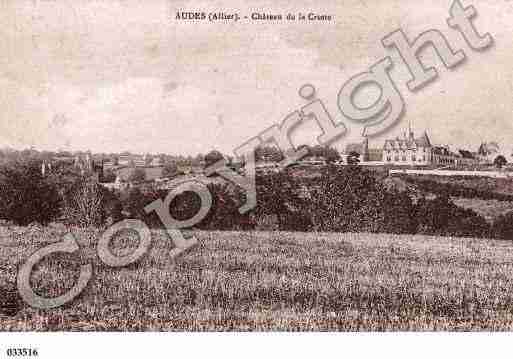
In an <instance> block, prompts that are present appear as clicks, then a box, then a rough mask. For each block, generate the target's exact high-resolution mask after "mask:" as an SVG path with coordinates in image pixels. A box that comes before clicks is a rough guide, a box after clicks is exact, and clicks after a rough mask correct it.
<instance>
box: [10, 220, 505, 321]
mask: <svg viewBox="0 0 513 359" xmlns="http://www.w3.org/2000/svg"><path fill="white" fill-rule="evenodd" d="M74 233H75V235H76V237H77V239H78V243H79V244H80V247H81V249H80V254H78V253H76V254H74V255H60V254H57V255H52V256H50V257H47V258H46V259H45V260H43V261H42V262H41V263H40V265H39V267H38V268H37V270H36V271H35V272H34V275H33V278H32V283H33V287H34V288H36V290H37V292H38V293H40V294H42V295H45V296H57V295H61V294H63V293H64V292H65V291H66V289H69V288H70V287H71V286H72V285H73V284H74V281H75V279H76V277H77V276H78V267H79V265H80V264H83V263H92V264H93V268H94V274H93V277H92V279H91V281H90V282H89V284H88V286H87V288H86V289H85V290H84V292H83V293H82V294H81V295H80V296H79V297H77V298H76V299H75V300H74V301H73V302H71V303H68V304H66V305H65V306H63V307H60V308H57V309H52V310H38V309H33V308H30V307H28V306H27V305H25V304H21V306H20V311H19V312H18V313H17V314H16V315H15V316H6V315H1V314H0V331H26V330H31V331H33V330H35V331H118V330H121V331H185V330H194V331H214V330H216V331H231V330H244V331H267V330H278V331H313V330H315V331H317V330H320V331H393V330H401V331H432V330H456V331H466V330H512V329H513V243H512V242H509V241H497V240H484V239H472V238H442V237H431V236H421V235H392V234H363V233H358V234H353V233H293V232H201V231H198V232H194V234H195V235H196V236H197V237H198V239H199V241H200V243H199V245H198V246H196V247H195V248H193V249H191V250H189V251H188V252H186V253H184V254H183V255H182V256H180V257H179V258H178V259H176V260H174V261H173V260H170V258H169V255H168V254H169V251H170V249H172V243H171V242H170V241H169V240H168V239H167V237H166V236H165V234H163V233H162V232H158V231H155V232H153V242H152V247H151V249H150V251H149V252H148V254H146V255H145V256H144V257H143V258H142V259H141V260H140V261H139V262H137V263H134V264H132V265H130V266H128V267H124V268H109V267H107V266H106V265H105V264H103V263H102V262H101V261H100V260H99V259H98V258H97V256H96V251H95V243H96V238H97V235H98V233H97V232H96V231H94V230H91V231H87V230H77V231H74ZM63 234H64V231H63V229H59V228H53V227H44V228H43V227H9V228H7V227H0V258H1V262H0V291H2V290H3V291H5V290H6V289H8V288H10V287H12V286H13V285H14V283H15V274H16V268H17V266H18V265H20V263H22V262H23V261H24V260H26V259H27V258H28V257H29V256H30V254H31V253H33V252H34V251H35V250H37V249H38V248H41V247H43V246H44V245H46V244H48V243H51V242H56V241H60V237H61V236H62V235H63ZM136 244H137V239H136V237H135V236H133V235H131V234H127V233H125V234H123V235H120V236H118V238H116V240H115V241H114V243H113V250H114V251H115V252H116V253H118V254H123V253H125V254H126V253H129V252H130V251H131V250H132V249H133V248H135V246H136Z"/></svg>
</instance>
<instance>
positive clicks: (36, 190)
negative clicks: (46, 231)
mask: <svg viewBox="0 0 513 359" xmlns="http://www.w3.org/2000/svg"><path fill="white" fill-rule="evenodd" d="M60 202H61V201H60V196H59V193H58V191H57V187H56V186H55V185H54V184H53V183H51V182H50V181H47V180H46V179H45V178H44V177H43V176H42V174H41V163H40V162H38V161H15V162H11V163H9V164H6V165H4V166H3V167H2V168H0V218H2V219H5V220H9V221H13V222H14V223H16V224H19V225H27V224H29V223H32V222H39V223H42V224H46V223H48V222H50V221H53V220H55V219H56V218H57V217H58V216H59V213H60Z"/></svg>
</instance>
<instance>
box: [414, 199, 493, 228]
mask: <svg viewBox="0 0 513 359" xmlns="http://www.w3.org/2000/svg"><path fill="white" fill-rule="evenodd" d="M415 216H416V218H417V223H418V227H417V232H418V233H423V234H433V235H441V236H474V237H484V236H487V235H488V234H489V231H490V226H489V225H488V223H487V222H486V220H485V219H484V218H483V217H481V216H480V215H478V214H477V213H476V212H474V211H472V210H471V209H464V208H460V207H458V206H456V205H455V204H454V203H453V202H452V201H451V199H450V198H449V196H448V195H447V194H442V195H440V196H437V197H436V198H434V199H432V200H426V199H425V198H422V199H420V200H419V201H418V203H417V206H416V212H415Z"/></svg>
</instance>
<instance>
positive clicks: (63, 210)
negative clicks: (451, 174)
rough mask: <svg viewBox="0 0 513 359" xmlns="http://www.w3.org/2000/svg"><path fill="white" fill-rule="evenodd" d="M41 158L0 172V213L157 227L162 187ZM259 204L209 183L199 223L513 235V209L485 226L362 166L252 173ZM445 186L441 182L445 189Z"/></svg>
mask: <svg viewBox="0 0 513 359" xmlns="http://www.w3.org/2000/svg"><path fill="white" fill-rule="evenodd" d="M40 172H41V171H40V163H36V162H25V163H12V164H11V165H6V166H4V167H2V168H1V170H0V200H1V201H0V217H1V218H2V219H6V220H11V221H13V222H15V223H18V224H21V225H26V224H29V223H31V222H34V221H37V222H41V223H47V222H49V221H52V220H55V219H57V218H63V219H64V220H66V222H67V223H70V224H74V225H80V226H91V225H94V226H99V225H103V224H105V222H108V223H113V222H117V221H119V220H121V219H123V218H125V217H127V218H136V219H140V220H142V221H144V222H145V223H146V224H148V226H150V227H162V226H163V224H162V223H161V222H160V219H159V218H158V216H157V214H156V213H155V212H151V213H150V214H148V213H146V211H145V210H144V207H145V206H147V205H148V204H150V203H151V202H153V201H155V200H158V199H162V200H164V198H165V197H166V195H167V191H164V190H156V189H154V188H152V187H151V186H149V187H145V188H132V189H129V190H128V191H125V192H123V193H113V192H111V191H109V190H107V189H105V188H104V187H102V186H101V185H99V184H97V183H95V182H94V181H91V180H88V179H87V178H84V177H80V176H77V175H75V174H66V175H63V174H62V173H60V174H59V175H58V176H54V177H52V176H49V177H47V178H45V177H43V176H42V175H41V173H40ZM256 182H257V188H256V190H257V206H256V208H254V209H253V210H251V211H250V212H248V213H245V214H241V213H240V212H239V208H240V207H241V205H242V204H243V203H244V202H245V194H244V192H243V191H242V190H241V189H240V188H239V187H237V186H235V185H234V184H230V183H224V184H222V183H211V184H209V185H208V187H209V190H210V193H211V194H212V207H211V209H210V211H209V212H208V214H207V216H206V217H205V218H204V219H203V220H202V221H201V222H200V223H198V224H196V225H195V227H196V228H200V229H206V230H250V229H260V228H267V227H269V228H272V229H278V230H284V231H312V230H313V231H328V232H330V231H336V232H386V233H404V234H407V233H411V234H414V233H423V234H432V235H442V236H449V235H452V236H473V237H489V236H493V237H495V238H504V239H506V238H507V239H509V238H513V213H509V214H507V215H504V216H501V217H499V218H498V219H497V220H496V221H495V222H494V223H493V225H492V226H490V225H489V224H488V223H487V222H486V221H485V219H484V218H483V217H481V216H479V215H478V214H476V213H475V212H473V211H472V210H468V209H463V208H460V207H458V206H456V205H455V204H454V203H453V202H452V201H451V199H450V197H449V194H450V193H447V192H445V193H444V192H443V191H442V190H441V189H438V192H437V193H438V195H437V196H436V197H435V198H433V199H426V198H421V199H419V200H417V201H416V202H414V201H413V200H412V198H411V196H410V195H409V194H408V193H407V192H405V191H402V192H401V191H397V190H394V189H389V188H387V187H386V186H384V185H383V181H382V180H381V179H379V178H377V177H376V176H373V175H372V174H371V173H370V172H369V171H367V170H366V169H364V168H362V167H359V166H344V167H338V166H327V167H325V168H324V169H323V173H322V174H321V177H320V178H319V177H318V178H310V179H308V178H304V177H302V176H300V175H299V176H297V175H295V174H294V172H289V171H284V172H280V173H276V174H269V175H264V176H259V177H257V180H256ZM443 188H445V187H442V189H443ZM200 204H201V201H200V198H199V197H198V196H197V195H196V194H195V193H193V192H185V193H182V194H180V195H178V196H176V197H175V198H174V199H173V200H172V201H171V204H170V208H169V210H170V213H171V215H172V216H173V217H174V218H176V219H177V220H185V219H189V218H191V217H193V216H194V215H195V214H196V213H197V211H198V210H199V207H200Z"/></svg>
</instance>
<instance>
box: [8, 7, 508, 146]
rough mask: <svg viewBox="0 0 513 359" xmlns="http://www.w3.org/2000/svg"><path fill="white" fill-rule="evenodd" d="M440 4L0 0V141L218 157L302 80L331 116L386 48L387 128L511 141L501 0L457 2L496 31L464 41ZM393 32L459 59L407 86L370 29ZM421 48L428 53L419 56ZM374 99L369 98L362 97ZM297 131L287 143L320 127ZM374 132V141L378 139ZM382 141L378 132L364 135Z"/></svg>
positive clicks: (290, 98)
mask: <svg viewBox="0 0 513 359" xmlns="http://www.w3.org/2000/svg"><path fill="white" fill-rule="evenodd" d="M451 2H452V1H448V0H443V1H442V0H429V1H428V0H415V1H412V0H336V1H335V0H334V1H331V0H330V1H328V0H326V1H319V0H317V1H300V0H294V1H292V0H288V1H285V0H272V1H262V0H252V1H243V0H230V1H227V0H225V1H216V0H214V1H211V0H209V1H174V0H145V1H135V0H133V1H132V0H118V1H108V0H101V1H90V0H59V1H51V0H45V1H43V0H30V1H26V0H12V1H9V0H3V1H1V2H0V22H1V25H2V26H1V27H0V47H2V49H1V52H0V53H1V54H2V56H0V61H1V65H0V114H1V117H0V146H14V147H17V148H22V147H27V146H35V147H36V148H39V149H51V150H56V149H66V150H85V149H90V150H92V151H93V152H103V151H107V152H110V151H113V152H118V151H124V150H129V151H132V152H150V153H157V152H166V153H174V154H178V153H182V154H195V153H198V152H206V151H209V150H211V149H213V148H216V149H219V150H221V151H223V152H226V153H229V152H231V151H232V150H233V149H234V148H235V147H237V146H238V145H240V144H242V143H243V142H245V141H247V140H248V139H249V138H251V137H253V136H255V135H257V134H258V133H259V132H260V131H262V130H264V129H265V128H267V127H268V126H270V125H272V124H273V123H278V122H280V121H281V120H282V119H283V118H284V117H285V116H286V115H288V114H289V113H291V112H292V111H294V110H296V109H298V108H300V107H301V106H303V105H304V104H305V101H304V100H303V99H301V98H300V97H299V96H298V89H299V88H300V86H301V85H303V84H305V83H311V84H313V85H314V86H315V87H316V89H317V94H318V96H319V98H321V99H322V100H323V101H324V103H325V104H326V106H327V107H328V109H329V110H330V112H331V113H332V115H333V117H334V118H335V119H336V120H337V121H343V122H344V123H345V124H346V126H347V127H349V129H350V131H349V134H348V135H347V136H346V137H345V138H343V139H341V141H340V142H339V143H338V144H337V146H338V147H339V148H343V147H345V144H346V143H347V142H351V141H357V140H358V141H359V140H361V138H360V134H361V127H359V126H358V125H355V124H352V123H350V122H348V121H347V120H345V119H343V117H342V115H341V114H340V112H339V110H338V108H337V103H336V101H337V94H338V91H339V90H340V87H341V86H342V85H343V84H344V82H345V81H347V80H348V79H349V78H350V77H352V76H353V75H355V74H357V73H359V72H362V71H366V70H367V69H368V68H369V66H370V65H372V64H374V63H376V62H377V61H378V60H380V59H381V58H383V57H385V56H391V57H392V59H393V60H394V63H395V67H394V69H393V70H392V77H393V79H394V81H395V82H396V84H397V86H398V88H399V90H400V91H401V93H402V95H403V97H404V100H405V103H406V115H405V116H404V117H403V119H402V123H401V125H400V126H399V127H397V128H396V129H395V130H394V131H392V132H391V133H388V134H387V135H385V136H384V137H390V136H395V135H397V134H400V133H401V132H402V131H403V128H404V127H405V126H406V125H407V122H408V121H411V122H412V123H413V125H414V128H415V130H416V131H417V133H418V134H420V132H422V131H424V130H427V131H428V133H429V134H430V136H431V139H432V141H433V142H435V143H440V144H445V143H449V144H452V145H454V146H455V147H468V148H470V149H472V150H476V149H477V146H478V145H479V143H480V142H481V141H493V140H495V141H498V142H499V143H500V144H502V146H503V148H508V149H509V148H510V147H511V145H510V144H511V143H513V121H512V114H513V111H512V110H513V101H512V100H513V99H512V91H513V46H512V45H513V1H504V0H474V1H468V0H463V1H462V3H463V5H471V4H472V5H474V6H475V8H476V9H477V11H478V13H479V15H478V17H477V18H476V19H475V21H474V23H475V25H476V27H477V29H478V30H479V31H480V32H481V33H485V32H489V33H491V35H492V36H493V38H494V40H495V44H494V46H493V47H491V48H490V49H488V50H487V51H484V52H474V51H472V50H470V49H469V48H468V46H467V45H466V44H465V42H464V41H463V39H462V37H461V36H460V35H459V34H458V33H457V32H456V31H454V30H453V29H450V28H449V27H448V26H447V24H446V19H447V17H448V16H449V8H450V5H451ZM178 10H202V11H206V12H208V11H216V10H225V11H227V12H233V11H238V12H240V13H241V14H243V15H250V14H251V13H252V12H266V13H273V14H277V13H282V14H286V13H287V12H293V13H296V12H299V11H301V12H315V13H319V14H329V15H333V16H334V17H335V20H334V21H332V22H325V23H297V22H294V23H287V22H285V21H284V22H281V23H270V22H254V21H253V22H252V21H247V20H246V21H239V22H237V23H234V22H227V23H223V22H217V23H209V22H180V21H177V20H176V19H175V17H174V14H175V13H176V11H178ZM398 28H402V29H403V30H404V31H405V33H406V34H407V35H408V36H409V37H410V39H413V38H414V37H415V36H417V35H418V34H419V33H420V32H422V31H425V30H428V29H431V28H437V29H439V30H440V31H442V32H443V33H444V34H445V35H446V36H447V38H448V39H449V40H450V43H451V45H452V46H453V48H454V49H463V50H464V51H465V53H466V55H467V61H466V62H465V63H464V64H462V65H460V66H459V67H457V68H456V69H454V70H452V71H447V70H445V69H441V70H440V71H439V78H438V79H437V80H436V81H435V82H434V83H432V84H430V85H428V86H427V87H425V88H423V89H421V90H420V91H418V92H416V93H411V92H409V90H408V89H407V88H406V86H405V81H406V80H407V79H408V73H407V72H406V69H405V67H404V65H403V64H402V62H401V60H400V58H399V57H398V56H397V54H396V53H395V52H394V51H393V50H387V49H385V48H383V46H382V45H381V42H380V40H381V38H382V37H384V36H385V35H386V34H388V33H390V32H392V31H394V30H396V29H398ZM431 55H432V53H431V52H430V51H428V52H427V53H426V56H425V58H426V60H427V61H429V60H430V56H431ZM371 95H372V94H369V95H368V97H369V98H371V100H372V96H371ZM319 133H320V132H319V130H318V129H316V127H315V126H314V125H313V124H310V125H307V126H303V127H301V128H300V129H298V130H297V133H296V134H295V136H294V138H295V140H296V141H297V143H296V144H301V143H302V142H313V141H314V139H315V138H316V136H318V135H319ZM384 137H383V139H384ZM371 143H372V144H373V145H374V146H376V147H378V146H382V140H380V139H376V140H374V141H372V142H371Z"/></svg>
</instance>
